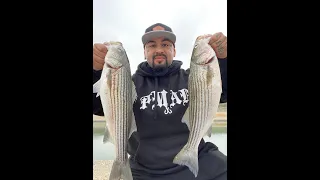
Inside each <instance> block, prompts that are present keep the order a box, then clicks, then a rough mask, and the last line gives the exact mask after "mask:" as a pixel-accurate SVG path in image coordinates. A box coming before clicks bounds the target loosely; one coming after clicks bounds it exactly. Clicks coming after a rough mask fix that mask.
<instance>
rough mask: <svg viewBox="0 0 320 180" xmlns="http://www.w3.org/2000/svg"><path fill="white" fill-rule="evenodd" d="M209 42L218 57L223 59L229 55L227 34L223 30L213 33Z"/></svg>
mask: <svg viewBox="0 0 320 180" xmlns="http://www.w3.org/2000/svg"><path fill="white" fill-rule="evenodd" d="M209 44H210V46H211V47H212V48H213V50H214V51H215V52H216V55H217V58H219V59H223V58H226V57H227V36H225V35H224V34H223V33H222V32H218V33H215V34H213V35H212V37H211V39H210V41H209Z"/></svg>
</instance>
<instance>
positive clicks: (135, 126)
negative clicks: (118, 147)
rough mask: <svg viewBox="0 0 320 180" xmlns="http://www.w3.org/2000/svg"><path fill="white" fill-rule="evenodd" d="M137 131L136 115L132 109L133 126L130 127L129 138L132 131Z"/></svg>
mask: <svg viewBox="0 0 320 180" xmlns="http://www.w3.org/2000/svg"><path fill="white" fill-rule="evenodd" d="M135 131H137V124H136V119H135V117H134V113H133V111H132V117H131V126H130V129H129V136H128V139H130V137H131V135H132V133H134V132H135Z"/></svg>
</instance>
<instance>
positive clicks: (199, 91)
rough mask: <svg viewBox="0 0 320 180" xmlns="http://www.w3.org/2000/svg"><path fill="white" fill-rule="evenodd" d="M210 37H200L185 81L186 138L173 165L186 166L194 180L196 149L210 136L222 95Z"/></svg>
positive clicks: (218, 71)
mask: <svg viewBox="0 0 320 180" xmlns="http://www.w3.org/2000/svg"><path fill="white" fill-rule="evenodd" d="M210 37H211V36H209V35H205V36H200V37H199V38H198V39H197V40H196V42H195V45H194V49H193V52H192V57H191V62H190V74H189V82H188V91H189V98H190V101H189V107H188V109H187V110H186V112H185V115H184V117H183V119H182V122H183V123H186V124H187V126H188V128H189V131H190V133H189V138H188V141H187V143H186V144H185V146H184V147H183V148H182V149H181V151H180V152H179V153H178V154H177V156H176V157H175V158H174V160H173V162H174V163H176V164H179V165H185V166H187V167H188V168H189V170H190V171H191V172H192V173H193V174H194V175H195V177H197V175H198V171H199V166H198V146H199V143H200V141H201V139H202V138H203V137H204V136H205V135H208V136H211V132H212V123H213V119H214V118H215V115H216V112H217V110H218V106H219V102H220V96H221V92H222V87H221V75H220V68H219V63H218V59H217V57H216V55H215V52H214V50H213V49H212V48H211V46H210V45H209V44H208V43H209V40H210Z"/></svg>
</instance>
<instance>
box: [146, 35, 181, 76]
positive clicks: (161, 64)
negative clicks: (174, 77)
mask: <svg viewBox="0 0 320 180" xmlns="http://www.w3.org/2000/svg"><path fill="white" fill-rule="evenodd" d="M144 55H145V57H146V59H147V61H148V64H149V66H150V67H152V68H153V69H154V70H156V71H161V70H162V69H165V68H167V67H168V66H170V65H171V63H172V61H173V57H175V56H176V49H175V48H174V46H173V43H172V42H171V41H170V40H167V39H165V38H163V37H159V38H154V39H152V40H151V41H149V42H148V43H147V44H146V45H145V47H144Z"/></svg>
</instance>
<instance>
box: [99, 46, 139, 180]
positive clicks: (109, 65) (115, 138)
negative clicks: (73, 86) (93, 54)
mask: <svg viewBox="0 0 320 180" xmlns="http://www.w3.org/2000/svg"><path fill="white" fill-rule="evenodd" d="M107 48H108V52H107V55H106V57H105V64H104V67H103V70H102V75H101V78H100V80H99V81H98V82H96V83H95V84H94V85H93V92H96V93H97V96H99V95H100V99H101V103H102V107H103V111H104V117H105V120H106V128H105V134H104V138H103V142H104V143H106V142H108V141H109V142H111V143H113V144H114V145H115V148H116V158H115V161H114V162H113V165H112V167H111V172H110V176H109V180H120V179H123V180H132V179H133V178H132V173H131V168H130V164H129V160H128V155H127V143H128V139H129V138H130V136H131V134H132V133H133V132H134V131H136V123H135V119H134V114H133V102H134V101H135V100H136V91H135V86H134V83H133V82H132V79H131V70H130V64H129V60H128V57H127V55H126V52H125V50H124V48H123V47H122V44H121V43H117V42H110V43H107Z"/></svg>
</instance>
